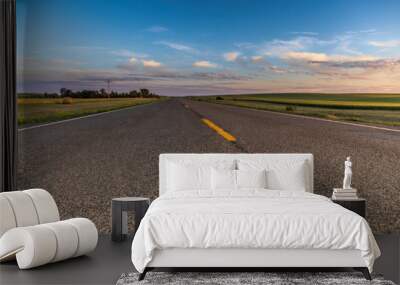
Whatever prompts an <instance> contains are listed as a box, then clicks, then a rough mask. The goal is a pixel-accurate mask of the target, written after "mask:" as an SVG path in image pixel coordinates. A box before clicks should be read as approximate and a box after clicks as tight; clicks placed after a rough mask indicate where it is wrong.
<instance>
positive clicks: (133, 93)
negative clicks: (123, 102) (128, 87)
mask: <svg viewBox="0 0 400 285" xmlns="http://www.w3.org/2000/svg"><path fill="white" fill-rule="evenodd" d="M138 96H139V94H138V92H137V91H136V90H132V91H129V97H133V98H134V97H138Z"/></svg>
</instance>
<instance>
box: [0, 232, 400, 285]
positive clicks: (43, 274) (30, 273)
mask: <svg viewBox="0 0 400 285" xmlns="http://www.w3.org/2000/svg"><path fill="white" fill-rule="evenodd" d="M376 239H377V241H378V244H379V247H380V248H381V251H382V256H381V257H380V258H379V259H378V260H377V261H376V263H375V268H374V272H376V273H380V274H383V275H384V277H385V278H386V279H389V280H392V281H394V282H395V283H399V281H400V236H399V235H377V236H376ZM130 247H131V239H128V240H126V241H124V242H120V243H115V242H112V241H111V238H110V236H107V235H101V236H100V237H99V243H98V246H97V249H96V250H95V251H94V252H93V253H91V254H90V255H88V256H82V257H77V258H75V259H70V260H66V261H62V262H58V263H53V264H49V265H45V266H42V267H38V268H35V269H30V270H19V269H18V267H17V265H16V263H15V262H8V263H3V264H0V284H1V285H14V284H38V285H39V284H41V285H42V284H80V285H82V284H115V283H116V282H117V280H118V278H119V276H120V275H121V274H122V273H124V272H132V271H134V267H133V265H132V263H131V259H130V252H131V249H130ZM310 271H312V270H310Z"/></svg>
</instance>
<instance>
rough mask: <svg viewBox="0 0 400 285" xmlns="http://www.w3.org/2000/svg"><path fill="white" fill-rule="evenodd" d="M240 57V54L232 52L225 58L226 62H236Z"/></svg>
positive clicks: (226, 54) (225, 55)
mask: <svg viewBox="0 0 400 285" xmlns="http://www.w3.org/2000/svg"><path fill="white" fill-rule="evenodd" d="M239 55H240V52H237V51H232V52H227V53H224V58H225V60H226V61H235V60H236V59H237V58H238V56H239Z"/></svg>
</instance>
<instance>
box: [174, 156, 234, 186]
mask: <svg viewBox="0 0 400 285" xmlns="http://www.w3.org/2000/svg"><path fill="white" fill-rule="evenodd" d="M166 166H167V169H166V174H167V176H166V186H167V187H166V188H167V191H185V190H188V191H189V190H210V191H211V168H216V169H235V167H236V160H220V159H218V160H212V159H210V160H208V159H204V160H196V159H174V160H168V161H167V165H166Z"/></svg>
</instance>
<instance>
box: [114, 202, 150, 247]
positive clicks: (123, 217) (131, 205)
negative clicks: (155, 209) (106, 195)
mask: <svg viewBox="0 0 400 285" xmlns="http://www.w3.org/2000/svg"><path fill="white" fill-rule="evenodd" d="M149 206H150V199H149V198H143V197H122V198H114V199H112V201H111V209H112V213H111V215H112V225H111V226H112V230H111V239H112V240H113V241H122V240H124V239H126V236H127V234H128V211H132V212H134V214H135V231H134V233H136V231H137V229H138V227H139V224H140V221H141V220H142V218H143V217H144V215H145V214H146V211H147V209H148V208H149Z"/></svg>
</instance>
